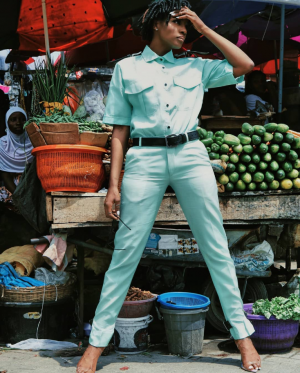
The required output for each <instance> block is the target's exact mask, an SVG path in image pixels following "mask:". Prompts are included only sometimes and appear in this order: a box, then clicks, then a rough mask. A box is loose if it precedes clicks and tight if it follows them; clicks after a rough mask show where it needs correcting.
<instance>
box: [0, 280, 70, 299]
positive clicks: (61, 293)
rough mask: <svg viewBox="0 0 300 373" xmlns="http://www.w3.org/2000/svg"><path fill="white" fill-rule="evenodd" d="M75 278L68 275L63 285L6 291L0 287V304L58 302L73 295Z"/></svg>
mask: <svg viewBox="0 0 300 373" xmlns="http://www.w3.org/2000/svg"><path fill="white" fill-rule="evenodd" d="M76 279H77V278H76V276H75V275H74V274H73V273H70V280H69V281H68V283H67V284H65V285H56V286H55V285H47V286H34V287H30V288H18V289H6V288H4V287H3V286H0V302H25V303H30V302H42V301H43V299H44V300H45V301H53V300H59V299H63V298H67V297H70V296H72V295H73V293H74V290H75V286H76ZM44 293H45V296H44Z"/></svg>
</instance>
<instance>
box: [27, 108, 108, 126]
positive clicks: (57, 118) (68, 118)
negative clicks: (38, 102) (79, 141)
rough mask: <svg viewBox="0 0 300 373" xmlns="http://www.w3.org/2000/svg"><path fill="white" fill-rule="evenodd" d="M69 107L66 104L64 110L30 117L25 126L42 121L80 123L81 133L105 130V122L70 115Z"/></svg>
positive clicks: (38, 123) (38, 124)
mask: <svg viewBox="0 0 300 373" xmlns="http://www.w3.org/2000/svg"><path fill="white" fill-rule="evenodd" d="M67 109H68V107H67V106H64V107H63V111H53V113H51V114H50V115H48V116H45V115H44V114H43V115H35V116H32V117H30V119H29V120H28V121H27V122H26V123H25V125H24V128H26V127H27V126H28V125H29V124H30V123H35V124H36V125H37V126H38V127H39V126H40V123H78V128H79V133H83V132H86V131H89V132H90V131H91V132H96V133H99V132H105V130H104V129H103V128H102V127H103V124H102V122H101V121H90V120H88V119H87V118H86V117H82V118H81V117H78V116H77V115H75V114H74V115H70V114H69V113H68V112H66V111H64V110H67Z"/></svg>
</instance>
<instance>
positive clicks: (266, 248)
mask: <svg viewBox="0 0 300 373" xmlns="http://www.w3.org/2000/svg"><path fill="white" fill-rule="evenodd" d="M246 247H247V248H248V250H245V251H237V250H235V251H234V252H233V253H232V255H231V258H232V259H233V261H234V265H235V267H236V268H239V269H245V270H248V271H266V270H267V269H268V268H269V267H270V266H271V265H272V264H273V263H274V253H273V250H272V247H271V245H270V244H269V243H268V242H267V241H263V242H262V243H260V244H257V243H256V244H249V245H247V246H246Z"/></svg>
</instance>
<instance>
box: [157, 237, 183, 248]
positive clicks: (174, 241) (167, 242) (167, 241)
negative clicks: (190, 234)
mask: <svg viewBox="0 0 300 373" xmlns="http://www.w3.org/2000/svg"><path fill="white" fill-rule="evenodd" d="M177 246H178V236H176V235H161V238H160V240H159V242H158V249H159V250H176V249H177Z"/></svg>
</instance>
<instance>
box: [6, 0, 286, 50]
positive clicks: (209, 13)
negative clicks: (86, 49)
mask: <svg viewBox="0 0 300 373" xmlns="http://www.w3.org/2000/svg"><path fill="white" fill-rule="evenodd" d="M283 1H284V0H283ZM149 2H150V0H130V1H124V0H102V1H100V0H35V1H32V0H9V1H5V17H3V18H2V22H1V24H0V50H2V49H19V50H29V51H40V52H41V53H43V52H45V41H44V38H45V36H44V24H43V21H44V19H43V11H42V3H45V5H46V6H45V9H46V13H47V25H48V30H49V44H50V48H51V50H52V51H54V50H55V51H62V50H71V49H75V48H78V47H80V46H83V45H86V44H92V43H96V42H100V41H104V40H108V39H111V38H113V37H114V36H115V35H114V31H115V30H114V28H113V27H112V26H115V25H120V24H122V23H124V22H125V21H126V19H128V17H139V16H140V15H141V13H142V12H144V11H145V10H146V9H147V5H148V3H149ZM267 2H268V0H267ZM191 3H192V5H193V8H194V10H195V11H196V12H197V14H199V15H200V16H201V17H202V18H203V20H204V22H206V23H207V25H208V26H210V27H215V26H218V25H220V24H223V23H227V22H229V21H231V20H233V19H235V18H238V17H242V16H245V15H249V14H253V13H256V12H259V11H261V10H263V9H264V8H265V2H264V3H261V2H256V1H244V0H235V1H231V0H218V1H211V0H205V1H201V0H191ZM192 40H195V34H194V35H191V40H190V41H192ZM190 41H188V42H190Z"/></svg>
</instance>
